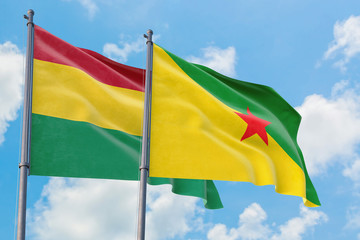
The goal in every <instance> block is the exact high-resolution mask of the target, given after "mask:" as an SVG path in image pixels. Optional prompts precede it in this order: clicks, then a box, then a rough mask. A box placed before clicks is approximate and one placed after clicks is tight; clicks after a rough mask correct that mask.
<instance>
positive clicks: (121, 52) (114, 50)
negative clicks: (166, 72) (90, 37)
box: [103, 37, 146, 63]
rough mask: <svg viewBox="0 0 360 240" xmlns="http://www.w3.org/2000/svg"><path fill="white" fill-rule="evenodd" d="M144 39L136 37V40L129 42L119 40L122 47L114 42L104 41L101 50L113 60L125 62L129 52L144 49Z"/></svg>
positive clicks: (137, 51)
mask: <svg viewBox="0 0 360 240" xmlns="http://www.w3.org/2000/svg"><path fill="white" fill-rule="evenodd" d="M122 38H123V37H122ZM145 41H146V40H145V38H138V39H137V40H136V41H134V42H130V43H129V42H125V41H120V45H121V46H122V47H119V46H118V45H117V44H115V43H106V44H105V45H104V47H103V52H104V54H105V55H106V56H107V57H109V58H111V59H113V60H116V61H119V62H121V63H126V62H127V60H128V56H129V55H130V54H132V53H139V52H142V51H145V47H146V45H145Z"/></svg>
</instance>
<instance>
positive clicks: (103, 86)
mask: <svg viewBox="0 0 360 240" xmlns="http://www.w3.org/2000/svg"><path fill="white" fill-rule="evenodd" d="M144 79H145V71H144V70H143V69H138V68H134V67H130V66H126V65H122V64H119V63H117V62H114V61H112V60H110V59H108V58H106V57H104V56H102V55H100V54H98V53H96V52H93V51H90V50H87V49H82V48H78V47H74V46H72V45H70V44H69V43H67V42H65V41H63V40H61V39H60V38H57V37H56V36H54V35H52V34H50V33H49V32H47V31H45V30H44V29H42V28H40V27H39V26H35V34H34V75H33V98H32V123H31V167H30V173H31V174H32V175H44V176H60V177H81V178H104V179H122V180H138V179H139V161H140V156H141V140H142V137H141V136H142V118H143V105H144ZM149 183H150V184H153V185H158V184H164V183H169V184H172V191H173V192H174V193H177V194H182V195H191V196H197V197H201V198H203V199H204V202H205V206H206V207H207V208H221V207H222V203H221V201H220V198H219V195H218V192H217V190H216V187H215V185H214V183H213V182H212V181H211V180H198V179H194V180H191V179H172V178H150V179H149Z"/></svg>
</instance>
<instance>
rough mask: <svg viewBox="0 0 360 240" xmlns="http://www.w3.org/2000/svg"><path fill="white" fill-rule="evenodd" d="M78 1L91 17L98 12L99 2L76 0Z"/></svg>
mask: <svg viewBox="0 0 360 240" xmlns="http://www.w3.org/2000/svg"><path fill="white" fill-rule="evenodd" d="M63 1H67V2H70V1H72V0H63ZM76 1H77V2H79V3H80V5H81V6H82V7H83V8H85V9H86V11H87V12H88V16H89V18H90V19H92V18H93V17H94V16H95V14H96V12H97V11H98V10H99V8H98V6H97V4H96V3H95V1H93V0H76Z"/></svg>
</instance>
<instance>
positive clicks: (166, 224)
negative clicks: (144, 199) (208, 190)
mask: <svg viewBox="0 0 360 240" xmlns="http://www.w3.org/2000/svg"><path fill="white" fill-rule="evenodd" d="M170 187H171V186H170V185H166V186H163V187H159V186H149V195H148V196H149V197H148V209H149V210H148V212H147V220H146V221H147V228H148V229H149V230H150V231H149V232H148V235H147V239H154V240H157V239H168V238H174V237H176V236H178V237H181V236H184V235H185V234H186V233H188V232H189V231H191V230H194V229H197V228H199V227H201V226H199V224H200V225H201V218H200V217H196V216H197V215H198V214H200V215H201V210H200V209H198V208H197V207H196V202H197V201H198V200H199V199H198V198H195V197H188V196H179V195H175V194H174V193H172V192H171V191H170ZM190 222H191V225H190Z"/></svg>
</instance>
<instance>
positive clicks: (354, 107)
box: [297, 81, 360, 176]
mask: <svg viewBox="0 0 360 240" xmlns="http://www.w3.org/2000/svg"><path fill="white" fill-rule="evenodd" d="M349 84H350V83H349V82H348V81H341V82H339V83H337V84H335V85H334V87H333V91H332V95H331V97H329V98H326V97H324V96H322V95H318V94H314V95H311V96H308V97H307V98H306V99H305V101H304V103H303V104H302V105H301V106H300V107H297V110H298V111H299V113H300V114H301V116H302V122H301V124H300V130H299V137H298V140H299V145H300V147H301V149H302V150H303V154H304V158H305V162H306V166H307V168H308V170H309V173H310V175H317V174H320V173H324V172H325V171H326V169H327V168H328V167H329V166H331V165H333V164H335V163H341V164H344V165H346V164H352V163H353V162H354V161H355V160H356V159H358V156H357V153H356V147H357V146H358V145H359V143H360V94H359V86H354V87H350V85H349ZM344 174H347V175H349V176H350V175H351V174H352V172H350V171H346V172H344Z"/></svg>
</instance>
